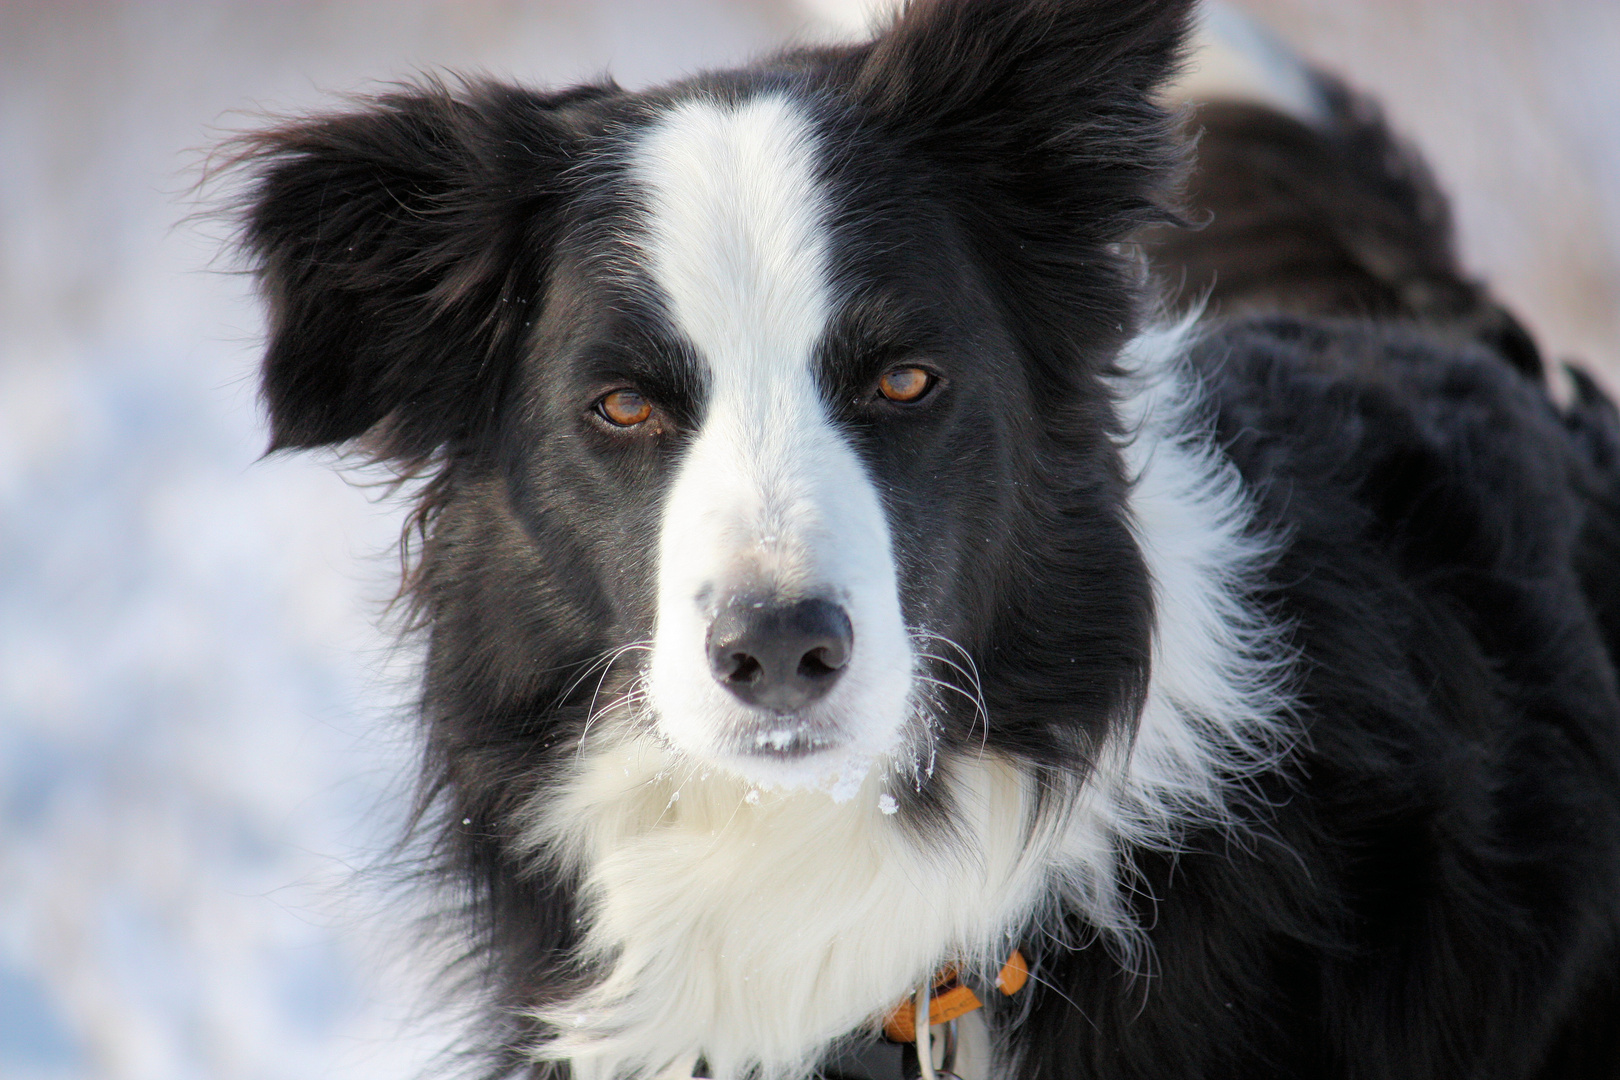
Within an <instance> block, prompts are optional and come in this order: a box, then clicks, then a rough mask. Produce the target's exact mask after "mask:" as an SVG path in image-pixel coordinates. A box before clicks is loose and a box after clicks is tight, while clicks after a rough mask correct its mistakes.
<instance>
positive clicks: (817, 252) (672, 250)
mask: <svg viewBox="0 0 1620 1080" xmlns="http://www.w3.org/2000/svg"><path fill="white" fill-rule="evenodd" d="M817 152H818V146H817V136H816V132H815V130H814V128H813V126H812V124H811V122H810V120H809V118H808V117H807V116H806V115H805V113H804V111H803V109H802V108H801V107H800V106H799V105H797V104H795V103H794V102H793V101H791V100H790V99H788V98H786V97H782V96H776V95H772V96H764V97H757V98H752V99H750V100H747V101H744V102H741V103H722V102H718V101H714V100H694V101H687V102H683V103H681V104H679V105H676V106H674V107H673V108H671V109H670V110H669V111H668V112H667V113H666V114H665V115H664V116H662V117H661V118H660V119H659V120H658V121H657V122H656V123H655V124H654V125H653V126H652V127H651V128H650V129H649V131H648V132H647V134H646V135H645V136H643V138H642V141H641V143H640V145H639V146H638V147H637V148H636V151H635V153H634V155H633V157H632V161H631V170H630V171H631V179H632V180H633V182H634V183H635V185H636V187H637V188H638V189H639V191H640V192H641V194H642V197H643V199H644V201H645V208H646V213H645V218H644V221H643V224H642V226H641V237H640V247H641V250H642V252H643V255H644V257H645V267H646V271H647V274H648V276H649V278H650V279H651V281H652V283H653V285H654V286H655V287H656V289H657V290H658V292H659V293H660V295H661V298H662V300H663V302H664V304H665V306H666V309H667V311H668V314H669V317H670V320H671V322H672V323H673V324H674V328H675V329H676V330H677V331H678V332H679V333H680V334H681V335H682V336H683V337H684V338H685V339H686V340H687V341H688V342H689V343H690V344H691V345H692V347H693V349H694V351H695V353H696V355H697V359H698V362H699V363H700V364H701V365H702V366H703V369H704V372H705V375H706V376H707V378H706V381H705V392H706V401H705V402H704V408H703V425H702V427H701V429H700V430H699V431H698V432H696V434H695V438H693V440H692V442H691V444H690V446H689V448H688V450H687V452H686V456H685V458H684V460H683V461H682V463H681V466H680V470H679V472H678V474H677V475H676V477H675V479H674V482H673V483H672V484H671V486H670V489H669V492H668V495H667V501H666V504H665V508H664V515H663V522H662V527H661V528H662V532H661V536H660V538H659V571H658V576H659V583H658V584H659V587H658V627H657V632H656V634H655V639H654V649H653V656H652V661H651V664H650V666H649V689H650V691H651V695H650V696H651V703H652V706H653V710H654V712H655V714H656V715H657V717H658V723H659V728H660V731H661V732H662V733H663V735H664V736H665V737H666V738H667V739H668V740H669V741H670V742H671V743H673V744H674V745H676V746H678V747H680V748H682V749H684V750H686V751H687V752H689V753H694V754H698V755H701V756H706V757H711V758H715V757H718V758H725V757H727V756H728V755H734V754H735V752H736V740H737V739H738V738H739V736H741V737H743V738H747V737H748V735H747V732H748V730H749V728H750V725H754V724H757V723H758V722H759V721H760V717H759V716H758V715H757V714H755V713H753V712H752V711H751V710H749V709H747V708H745V707H744V706H742V705H741V704H740V703H739V702H738V701H737V700H736V699H735V698H734V697H732V696H731V694H730V693H728V692H727V691H726V690H725V689H724V688H722V687H721V686H720V685H719V684H717V683H716V682H715V680H714V678H713V676H712V675H711V674H710V670H709V663H708V656H707V651H706V644H705V636H706V633H707V629H708V624H709V621H710V619H711V618H712V617H713V615H714V613H715V608H714V605H716V604H723V603H726V602H727V601H728V600H729V599H734V598H739V597H742V596H743V594H744V593H747V592H753V593H754V594H755V595H758V594H772V595H775V596H777V597H781V598H784V599H786V598H797V597H805V596H818V597H822V598H826V599H830V600H833V601H834V602H836V603H839V604H842V605H843V606H844V608H845V610H846V612H847V613H848V615H849V618H850V622H851V624H852V626H853V628H854V650H853V653H852V657H851V660H850V662H849V664H848V666H847V667H846V669H845V671H844V674H843V675H842V676H841V677H840V679H839V680H838V683H837V684H836V685H835V686H834V687H833V689H832V690H831V691H830V692H829V693H828V695H827V696H826V697H825V698H824V699H822V700H821V701H820V702H819V703H817V704H816V705H814V706H813V707H811V709H810V710H808V712H807V714H806V715H805V716H804V717H801V718H800V719H801V720H805V721H807V722H811V723H814V724H816V725H818V730H820V731H823V732H833V733H834V737H832V738H831V739H830V740H829V752H828V753H826V754H817V755H812V756H811V758H810V759H808V760H806V761H802V762H800V763H797V764H791V765H790V764H785V763H782V762H779V761H773V760H767V757H768V756H765V755H755V756H753V757H750V756H749V755H747V754H744V755H743V756H742V759H741V764H740V765H738V767H739V768H740V769H741V770H742V771H745V772H747V773H749V775H750V776H751V777H753V778H754V779H756V780H759V781H763V782H783V783H791V784H795V785H802V784H814V783H823V782H827V781H828V778H829V776H830V775H831V774H833V773H836V774H838V777H837V778H836V779H837V780H841V781H850V782H853V781H855V780H856V779H857V777H856V776H855V775H854V773H857V772H863V771H864V769H865V767H866V765H865V764H863V763H870V761H872V760H873V759H874V758H875V757H876V756H877V755H878V754H880V753H883V752H885V751H887V750H890V749H892V748H893V746H894V744H895V742H896V739H897V738H898V733H899V732H900V729H901V727H902V726H903V724H904V722H905V720H906V719H907V717H908V715H909V714H908V709H909V694H910V679H911V665H912V657H911V649H910V642H909V639H908V637H907V635H906V632H905V625H904V621H903V619H902V617H901V614H900V607H899V598H898V590H897V586H896V578H895V572H894V565H893V559H892V556H891V552H890V539H889V530H888V522H887V520H886V518H885V516H884V512H883V508H882V503H881V500H880V499H879V498H878V495H877V492H876V490H875V489H874V488H873V486H872V483H871V480H870V479H869V478H868V476H867V475H866V471H865V469H864V467H863V465H862V463H861V461H860V459H859V458H858V457H857V456H856V454H855V452H854V450H853V449H852V448H851V447H850V445H849V443H848V440H847V439H846V438H845V436H844V435H843V433H842V432H841V431H839V429H838V428H837V427H836V426H835V425H834V424H833V423H832V422H831V420H830V419H829V417H828V414H827V408H826V406H825V404H824V403H823V401H822V400H821V395H820V392H819V390H818V387H817V381H816V377H815V371H814V367H813V361H814V358H815V349H816V343H817V341H818V340H819V339H820V338H821V336H822V334H823V332H824V330H825V328H826V325H827V321H828V319H829V318H830V316H831V313H832V309H833V303H834V297H833V292H832V288H831V286H830V285H829V281H828V265H827V264H828V258H827V254H828V245H829V236H828V226H827V221H828V217H829V210H828V198H827V194H826V192H825V190H824V189H823V187H822V185H821V183H820V181H819V179H818V175H817V173H818V170H817ZM811 713H813V714H814V715H809V714H811ZM784 730H785V729H784ZM765 734H767V735H768V734H769V733H765ZM728 740H729V743H728ZM767 741H768V740H767ZM832 744H836V745H832ZM728 745H729V749H728ZM856 786H858V784H857V785H856Z"/></svg>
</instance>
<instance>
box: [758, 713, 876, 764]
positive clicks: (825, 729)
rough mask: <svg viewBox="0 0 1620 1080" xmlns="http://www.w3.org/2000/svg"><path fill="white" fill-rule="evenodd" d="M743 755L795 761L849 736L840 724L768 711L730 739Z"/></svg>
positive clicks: (841, 743) (840, 743) (830, 747)
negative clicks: (768, 712) (772, 713)
mask: <svg viewBox="0 0 1620 1080" xmlns="http://www.w3.org/2000/svg"><path fill="white" fill-rule="evenodd" d="M729 742H730V743H731V745H730V747H729V749H730V750H731V752H732V753H734V754H736V755H737V756H738V757H742V758H765V759H768V760H777V761H791V760H798V759H802V758H808V757H813V756H815V755H816V754H821V753H826V752H827V751H830V750H837V749H839V748H841V747H843V746H844V745H845V744H846V743H847V742H848V739H847V737H846V735H845V733H844V732H843V731H842V730H841V729H840V728H839V727H838V726H837V725H836V724H831V723H827V722H826V721H822V720H816V719H811V718H809V717H802V716H782V715H768V716H761V717H760V718H759V719H758V720H757V721H755V722H753V723H750V724H746V725H743V726H742V727H741V729H740V730H738V731H737V733H736V734H735V735H734V736H733V737H732V738H731V739H730V740H729Z"/></svg>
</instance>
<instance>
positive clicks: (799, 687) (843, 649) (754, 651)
mask: <svg viewBox="0 0 1620 1080" xmlns="http://www.w3.org/2000/svg"><path fill="white" fill-rule="evenodd" d="M854 640H855V632H854V630H853V629H852V628H851V627H850V625H849V616H848V615H846V614H844V609H843V608H841V607H839V606H838V605H837V604H834V603H832V602H831V601H828V600H795V601H792V602H791V603H785V604H784V603H778V602H775V601H747V600H739V601H737V602H736V603H733V604H728V605H726V606H725V608H723V609H722V610H721V612H720V614H719V615H717V616H715V620H714V621H713V622H712V623H710V624H709V643H708V644H709V670H711V671H712V672H714V677H715V679H716V680H717V681H718V682H719V683H720V685H721V686H724V687H725V688H726V689H727V690H730V691H731V692H732V693H733V694H736V695H737V697H739V698H741V699H742V700H743V701H745V702H747V703H748V704H750V705H753V706H755V707H756V708H760V709H768V710H770V711H771V712H774V713H793V712H798V711H799V710H800V709H803V708H804V707H805V706H807V705H810V704H811V703H812V702H814V701H816V700H817V699H819V698H820V697H821V696H822V695H823V694H825V693H826V692H827V691H828V690H831V689H832V687H833V684H834V683H836V682H837V681H838V677H839V676H840V675H842V674H843V673H844V665H846V664H848V663H849V654H850V648H851V647H852V646H853V644H854Z"/></svg>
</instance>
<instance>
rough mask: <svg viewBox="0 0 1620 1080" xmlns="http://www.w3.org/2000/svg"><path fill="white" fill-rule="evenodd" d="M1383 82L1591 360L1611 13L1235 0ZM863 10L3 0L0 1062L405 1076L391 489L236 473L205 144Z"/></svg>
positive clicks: (134, 1070) (656, 75)
mask: <svg viewBox="0 0 1620 1080" xmlns="http://www.w3.org/2000/svg"><path fill="white" fill-rule="evenodd" d="M1244 6H1246V7H1247V8H1249V9H1250V10H1252V11H1254V12H1255V13H1257V14H1259V15H1260V16H1261V17H1262V18H1264V19H1265V20H1267V21H1268V22H1270V24H1271V25H1272V26H1274V27H1275V28H1276V29H1277V31H1278V32H1279V33H1280V34H1281V35H1282V36H1283V37H1284V38H1285V39H1287V40H1289V41H1291V42H1292V43H1294V44H1295V45H1297V46H1299V47H1300V48H1302V49H1303V50H1305V51H1306V52H1307V53H1309V54H1311V55H1313V56H1316V57H1318V58H1320V59H1322V60H1324V61H1326V62H1327V63H1328V64H1329V65H1330V66H1333V67H1336V68H1339V69H1341V70H1343V71H1345V72H1347V73H1348V74H1350V75H1351V76H1352V78H1353V79H1354V81H1356V82H1357V83H1359V84H1360V85H1362V86H1363V87H1366V88H1368V89H1371V90H1373V91H1375V92H1377V93H1379V94H1381V95H1382V96H1383V97H1384V99H1385V101H1386V103H1387V104H1388V107H1389V111H1390V113H1391V115H1392V117H1393V119H1394V121H1395V123H1396V125H1397V126H1398V127H1399V128H1400V129H1401V130H1402V131H1404V132H1405V133H1407V134H1408V135H1409V136H1411V137H1412V138H1413V139H1415V140H1416V141H1417V142H1418V143H1419V144H1420V145H1421V146H1423V147H1424V148H1425V149H1426V150H1427V151H1428V153H1429V154H1430V156H1431V158H1432V159H1433V161H1434V163H1435V165H1436V167H1437V171H1438V172H1439V174H1440V176H1441V179H1442V182H1443V184H1444V186H1445V187H1446V188H1447V189H1448V190H1449V191H1450V192H1451V193H1452V194H1453V196H1454V197H1455V201H1456V205H1457V210H1458V216H1459V219H1460V231H1461V237H1462V245H1463V249H1464V252H1465V256H1466V258H1467V260H1468V263H1469V265H1470V266H1471V267H1472V268H1473V269H1474V270H1475V271H1476V272H1478V273H1480V274H1483V275H1484V276H1486V277H1487V278H1488V279H1490V280H1491V281H1492V282H1494V283H1495V284H1496V286H1497V288H1498V289H1499V291H1500V292H1501V293H1502V294H1503V295H1504V296H1506V297H1507V299H1508V301H1509V303H1510V304H1511V305H1512V306H1513V307H1514V308H1516V309H1517V310H1518V312H1519V313H1520V314H1521V315H1522V316H1523V317H1524V319H1525V320H1526V322H1527V323H1528V324H1530V325H1531V326H1532V327H1533V328H1534V329H1535V331H1536V332H1537V333H1538V334H1539V336H1540V337H1541V339H1542V341H1543V343H1544V344H1545V345H1546V346H1547V347H1548V350H1549V352H1550V353H1551V354H1553V355H1555V356H1563V355H1576V356H1580V357H1582V358H1584V359H1585V360H1586V361H1587V362H1589V363H1590V364H1593V365H1595V366H1598V367H1600V368H1602V369H1604V370H1605V371H1606V372H1607V373H1608V375H1609V382H1610V385H1611V386H1620V64H1616V63H1615V57H1617V56H1620V4H1616V3H1614V0H1556V2H1546V3H1536V4H1528V3H1523V2H1522V0H1470V2H1467V3H1463V2H1460V0H1251V2H1249V3H1247V4H1245V5H1244ZM861 8H862V4H861V3H860V0H600V2H588V0H530V2H527V3H521V2H517V0H462V2H448V0H445V2H429V0H401V2H388V3H383V2H354V0H333V2H326V3H313V2H286V3H270V2H255V0H214V2H211V3H173V2H161V3H160V2H157V0H148V2H140V0H130V2H126V3H113V2H106V0H72V2H70V3H61V4H57V3H49V2H47V0H37V2H35V3H28V2H25V0H0V1077H4V1078H7V1080H10V1078H18V1080H22V1078H27V1080H45V1078H66V1077H75V1078H76V1077H87V1078H88V1077H94V1078H98V1080H99V1078H107V1080H190V1078H193V1077H196V1078H208V1080H234V1078H238V1077H240V1078H255V1080H256V1078H266V1080H270V1078H283V1077H285V1078H289V1080H290V1078H293V1077H298V1078H301V1080H310V1078H324V1077H341V1078H370V1077H377V1078H382V1077H391V1078H402V1077H407V1076H411V1075H413V1074H414V1073H415V1072H416V1071H417V1070H418V1069H419V1068H420V1067H422V1066H423V1065H424V1064H426V1063H428V1062H430V1061H431V1058H432V1055H433V1053H434V1052H435V1051H436V1050H438V1049H439V1048H440V1047H442V1046H443V1045H444V1043H445V1041H446V1034H445V1032H444V1031H443V1030H442V1029H441V1028H440V1027H438V1026H436V1025H435V1024H433V1023H430V1022H429V1021H428V1020H426V1019H424V1018H422V1017H421V1016H419V1015H417V1014H416V1013H415V1012H414V1011H413V1006H414V1005H415V1003H416V1001H417V994H418V986H419V982H420V980H419V979H417V978H416V974H415V973H414V972H413V971H412V968H411V965H410V964H409V963H408V962H405V961H402V960H401V957H402V955H404V952H403V949H402V948H401V946H400V943H399V941H398V932H397V931H398V929H399V923H400V917H399V915H398V913H397V912H398V909H397V908H395V907H394V906H393V905H391V904H389V903H387V902H386V900H385V898H384V896H383V891H382V889H381V887H380V885H379V884H378V883H377V880H376V879H375V878H373V877H370V876H367V875H365V874H358V875H357V874H356V873H355V871H356V869H357V868H362V867H364V866H366V865H368V864H369V863H370V862H372V861H374V860H375V858H376V857H377V855H378V853H379V852H381V851H382V850H383V848H384V847H385V846H386V843H387V841H388V839H389V838H390V837H391V836H392V832H393V829H394V828H395V827H396V826H397V823H398V815H399V795H400V794H401V793H402V792H404V791H405V790H406V788H407V786H408V782H407V780H406V776H407V774H408V770H409V761H410V757H411V747H410V744H409V726H408V724H406V723H404V722H403V721H402V720H401V715H402V712H403V710H402V703H404V702H405V701H406V700H407V699H408V698H409V695H410V684H411V669H412V657H411V655H410V654H409V652H408V650H396V649H394V648H392V645H391V638H390V636H389V634H388V633H387V632H386V630H385V629H383V628H382V626H381V618H380V615H381V608H382V603H383V601H384V600H385V599H386V598H387V596H388V595H389V593H390V591H391V588H392V575H393V573H394V568H395V564H394V562H393V560H392V557H391V555H390V554H389V549H390V545H391V543H392V541H393V539H394V537H395V535H396V533H397V529H398V518H399V509H398V507H397V506H394V505H391V504H387V503H378V502H376V499H375V493H374V492H370V491H367V490H365V489H363V488H361V487H357V486H354V485H353V484H351V483H348V482H346V481H345V480H344V479H342V478H340V477H339V476H338V475H336V474H335V473H334V472H332V471H331V470H330V469H329V468H328V467H327V463H326V462H323V461H322V460H319V459H315V458H307V457H294V458H278V459H275V460H270V461H259V460H257V458H258V453H259V451H260V449H261V447H262V446H263V441H264V433H263V430H262V426H261V421H260V417H259V415H258V412H257V408H256V404H255V401H254V391H253V385H252V373H253V368H254V363H255V359H256V356H255V351H256V344H255V343H256V339H257V335H258V333H259V329H260V324H259V315H258V312H257V310H256V309H255V307H254V305H253V303H252V300H251V294H250V289H249V285H248V283H247V282H246V281H245V280H243V279H242V278H240V277H238V276H233V275H231V274H228V273H225V272H223V270H224V269H226V268H227V266H228V264H222V263H221V262H220V261H219V258H218V251H219V248H218V237H219V228H218V226H217V225H211V224H210V223H208V222H207V221H206V220H204V221H194V220H188V219H187V215H188V214H190V213H191V212H192V211H193V210H195V209H196V207H195V205H194V204H193V202H192V201H191V200H190V197H189V195H188V189H189V187H190V185H191V184H192V182H193V181H194V180H195V178H196V173H195V171H194V170H195V168H196V166H197V164H198V161H199V158H200V154H199V151H200V150H202V149H205V148H207V147H208V146H209V145H210V144H212V143H213V142H215V141H217V140H218V138H219V137H220V136H221V134H222V133H225V132H228V131H230V130H233V129H238V128H241V127H243V126H247V125H250V124H252V123H253V116H254V115H255V114H257V113H261V112H264V111H272V112H286V111H294V110H300V109H307V108H312V107H315V106H318V105H320V104H322V103H330V102H331V101H332V100H333V99H332V94H333V93H335V92H342V91H348V90H355V89H363V88H365V87H366V86H367V85H368V84H369V83H371V82H373V81H375V80H381V79H388V78H394V77H399V76H403V75H407V74H409V73H411V72H413V71H417V70H420V69H422V68H425V67H434V66H449V67H454V68H460V69H480V70H485V71H490V72H494V73H500V74H506V75H510V76H512V77H515V78H518V79H522V80H527V81H531V82H536V83H557V82H566V81H570V80H575V79H578V78H581V77H586V76H589V75H592V74H594V73H597V72H599V71H602V70H611V71H612V72H613V73H614V74H615V75H616V76H617V77H618V78H619V79H620V81H622V82H624V83H626V84H627V85H643V84H646V83H649V82H655V81H659V80H662V79H665V78H668V77H672V76H675V75H678V74H680V73H683V72H687V71H690V70H692V69H694V68H698V67H702V66H705V65H712V64H719V63H725V62H728V61H732V60H737V59H741V58H745V57H747V56H748V55H749V54H751V53H754V52H757V51H759V50H761V49H764V48H767V47H770V46H772V45H774V44H776V43H778V42H780V41H783V40H785V39H787V38H790V37H798V38H801V39H803V38H812V37H826V36H829V35H834V34H839V33H849V32H850V31H851V28H854V27H858V26H859V25H861V23H862V20H863V16H862V13H861Z"/></svg>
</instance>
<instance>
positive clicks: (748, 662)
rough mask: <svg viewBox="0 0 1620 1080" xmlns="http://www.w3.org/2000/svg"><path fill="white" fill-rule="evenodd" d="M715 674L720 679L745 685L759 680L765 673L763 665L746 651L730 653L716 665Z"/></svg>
mask: <svg viewBox="0 0 1620 1080" xmlns="http://www.w3.org/2000/svg"><path fill="white" fill-rule="evenodd" d="M715 671H716V674H718V675H719V676H720V678H721V681H723V682H727V683H732V684H735V685H739V686H747V685H749V684H751V683H756V682H758V681H759V679H760V676H762V675H764V674H765V667H764V665H762V664H761V663H760V662H759V661H758V660H755V659H754V658H753V657H752V656H749V655H748V654H747V653H741V652H739V653H732V654H730V655H729V656H727V657H725V659H724V660H723V661H722V662H721V663H720V664H719V665H717V666H716V669H715Z"/></svg>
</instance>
